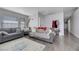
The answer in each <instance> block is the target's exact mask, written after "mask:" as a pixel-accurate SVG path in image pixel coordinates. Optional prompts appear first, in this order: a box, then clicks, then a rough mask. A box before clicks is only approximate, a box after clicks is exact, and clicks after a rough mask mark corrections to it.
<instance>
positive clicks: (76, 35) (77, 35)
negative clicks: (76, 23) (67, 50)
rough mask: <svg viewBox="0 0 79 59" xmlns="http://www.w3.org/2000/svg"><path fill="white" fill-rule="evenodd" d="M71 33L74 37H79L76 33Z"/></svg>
mask: <svg viewBox="0 0 79 59" xmlns="http://www.w3.org/2000/svg"><path fill="white" fill-rule="evenodd" d="M70 33H71V32H70ZM71 34H73V35H74V36H75V37H77V38H79V36H78V35H76V34H75V33H71Z"/></svg>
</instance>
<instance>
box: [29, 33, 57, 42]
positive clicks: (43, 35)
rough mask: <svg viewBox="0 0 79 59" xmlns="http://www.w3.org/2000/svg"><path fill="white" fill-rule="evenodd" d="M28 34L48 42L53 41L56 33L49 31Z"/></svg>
mask: <svg viewBox="0 0 79 59" xmlns="http://www.w3.org/2000/svg"><path fill="white" fill-rule="evenodd" d="M29 36H30V37H33V38H38V39H40V40H43V41H46V42H49V43H53V40H54V38H55V36H56V33H55V32H51V33H39V32H30V33H29Z"/></svg>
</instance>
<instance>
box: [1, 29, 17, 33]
mask: <svg viewBox="0 0 79 59" xmlns="http://www.w3.org/2000/svg"><path fill="white" fill-rule="evenodd" d="M0 31H6V32H8V33H14V32H16V28H2V29H0Z"/></svg>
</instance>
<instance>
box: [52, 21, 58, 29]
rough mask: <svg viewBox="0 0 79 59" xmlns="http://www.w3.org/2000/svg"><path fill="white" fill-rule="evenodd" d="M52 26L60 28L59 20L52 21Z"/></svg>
mask: <svg viewBox="0 0 79 59" xmlns="http://www.w3.org/2000/svg"><path fill="white" fill-rule="evenodd" d="M52 28H58V24H57V20H53V21H52Z"/></svg>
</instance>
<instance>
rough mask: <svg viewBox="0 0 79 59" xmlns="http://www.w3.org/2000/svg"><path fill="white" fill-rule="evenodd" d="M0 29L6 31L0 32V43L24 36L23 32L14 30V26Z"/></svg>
mask: <svg viewBox="0 0 79 59" xmlns="http://www.w3.org/2000/svg"><path fill="white" fill-rule="evenodd" d="M0 31H5V32H7V33H8V34H4V33H0V43H3V42H6V41H9V40H13V39H16V38H19V37H23V36H24V32H23V31H16V28H3V29H0Z"/></svg>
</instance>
